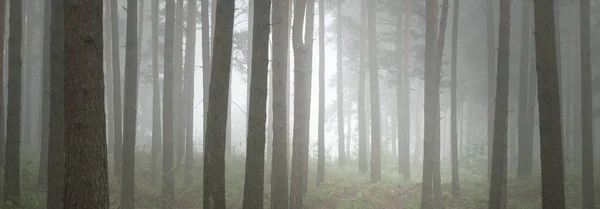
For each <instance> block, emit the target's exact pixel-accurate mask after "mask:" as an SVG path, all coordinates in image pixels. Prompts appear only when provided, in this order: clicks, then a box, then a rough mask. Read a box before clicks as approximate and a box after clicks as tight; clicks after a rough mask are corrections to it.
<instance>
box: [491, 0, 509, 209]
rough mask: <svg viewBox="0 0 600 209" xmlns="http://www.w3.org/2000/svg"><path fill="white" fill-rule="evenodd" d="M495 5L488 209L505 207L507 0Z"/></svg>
mask: <svg viewBox="0 0 600 209" xmlns="http://www.w3.org/2000/svg"><path fill="white" fill-rule="evenodd" d="M499 7H500V23H499V30H498V37H499V38H498V64H497V67H496V69H497V73H496V101H495V105H494V106H495V108H494V111H495V113H494V141H493V142H494V143H493V152H492V173H491V178H490V189H489V197H490V201H489V208H490V209H503V208H506V185H507V172H506V166H507V162H508V160H507V156H508V155H507V154H508V153H507V143H508V141H507V133H508V79H509V62H508V55H509V52H510V43H509V41H510V40H509V37H510V0H500V4H499Z"/></svg>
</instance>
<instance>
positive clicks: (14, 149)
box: [3, 1, 23, 207]
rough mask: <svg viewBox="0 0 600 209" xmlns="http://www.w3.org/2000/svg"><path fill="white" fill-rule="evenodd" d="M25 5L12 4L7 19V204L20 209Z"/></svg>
mask: <svg viewBox="0 0 600 209" xmlns="http://www.w3.org/2000/svg"><path fill="white" fill-rule="evenodd" d="M21 7H22V2H21V1H10V6H9V12H8V13H9V17H8V26H9V33H8V101H7V107H6V112H7V115H6V121H5V122H6V153H5V164H4V195H3V196H4V202H5V203H10V204H12V205H13V206H17V207H19V206H20V199H21V186H20V185H21V183H20V182H21V172H20V165H21V163H20V162H21V161H20V153H21V152H20V147H21V74H22V72H21V67H22V60H21V41H22V38H21V34H22V31H21V30H22V28H23V25H22V19H21V13H22V8H21Z"/></svg>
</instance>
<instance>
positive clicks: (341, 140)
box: [336, 0, 346, 167]
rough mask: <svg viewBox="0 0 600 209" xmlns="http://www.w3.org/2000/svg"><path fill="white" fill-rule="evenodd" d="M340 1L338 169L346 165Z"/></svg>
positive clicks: (338, 1) (340, 11) (339, 13)
mask: <svg viewBox="0 0 600 209" xmlns="http://www.w3.org/2000/svg"><path fill="white" fill-rule="evenodd" d="M341 19H342V0H337V24H336V26H337V34H336V44H337V50H336V51H337V64H336V65H337V72H336V82H337V85H336V91H337V92H336V93H337V127H338V128H337V133H338V134H337V135H338V158H339V164H340V167H343V166H344V165H345V164H346V153H345V152H344V86H342V85H343V83H344V82H343V80H342V79H343V75H342V48H343V47H342V23H341Z"/></svg>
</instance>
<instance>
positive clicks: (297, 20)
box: [290, 0, 311, 209]
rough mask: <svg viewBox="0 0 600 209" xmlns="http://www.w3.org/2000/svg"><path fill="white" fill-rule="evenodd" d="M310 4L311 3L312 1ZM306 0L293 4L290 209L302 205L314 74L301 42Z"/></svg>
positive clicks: (297, 208)
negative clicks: (311, 86)
mask: <svg viewBox="0 0 600 209" xmlns="http://www.w3.org/2000/svg"><path fill="white" fill-rule="evenodd" d="M309 1H310V0H309ZM306 4H307V2H306V0H297V1H295V4H294V22H293V33H292V44H293V49H294V68H295V69H294V137H293V138H294V139H293V140H294V142H293V149H294V152H293V153H292V154H293V155H292V176H291V189H290V209H300V208H302V207H303V205H302V193H303V188H302V187H303V184H304V182H303V178H304V171H303V170H304V161H305V159H306V158H305V155H306V154H307V153H306V152H305V151H304V150H305V147H306V145H305V144H307V143H308V137H309V135H308V133H309V132H308V131H309V124H310V115H309V112H310V92H309V91H307V90H309V88H308V87H310V78H311V76H310V75H311V71H310V68H309V67H307V64H308V63H309V62H308V60H307V55H308V52H307V49H306V46H305V43H304V41H303V38H302V32H303V29H304V16H305V13H304V12H305V8H306Z"/></svg>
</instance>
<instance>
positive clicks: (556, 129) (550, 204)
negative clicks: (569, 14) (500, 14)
mask: <svg viewBox="0 0 600 209" xmlns="http://www.w3.org/2000/svg"><path fill="white" fill-rule="evenodd" d="M534 15H535V43H536V45H535V52H536V70H537V83H538V97H537V98H538V102H539V121H540V132H539V133H540V138H542V139H544V140H540V156H541V165H542V207H543V208H557V209H561V208H565V193H564V173H563V153H562V143H561V142H562V129H561V115H560V96H559V95H560V89H559V85H558V69H557V63H556V59H557V57H556V41H555V34H554V33H555V29H554V1H553V0H550V1H546V2H541V1H534Z"/></svg>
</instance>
